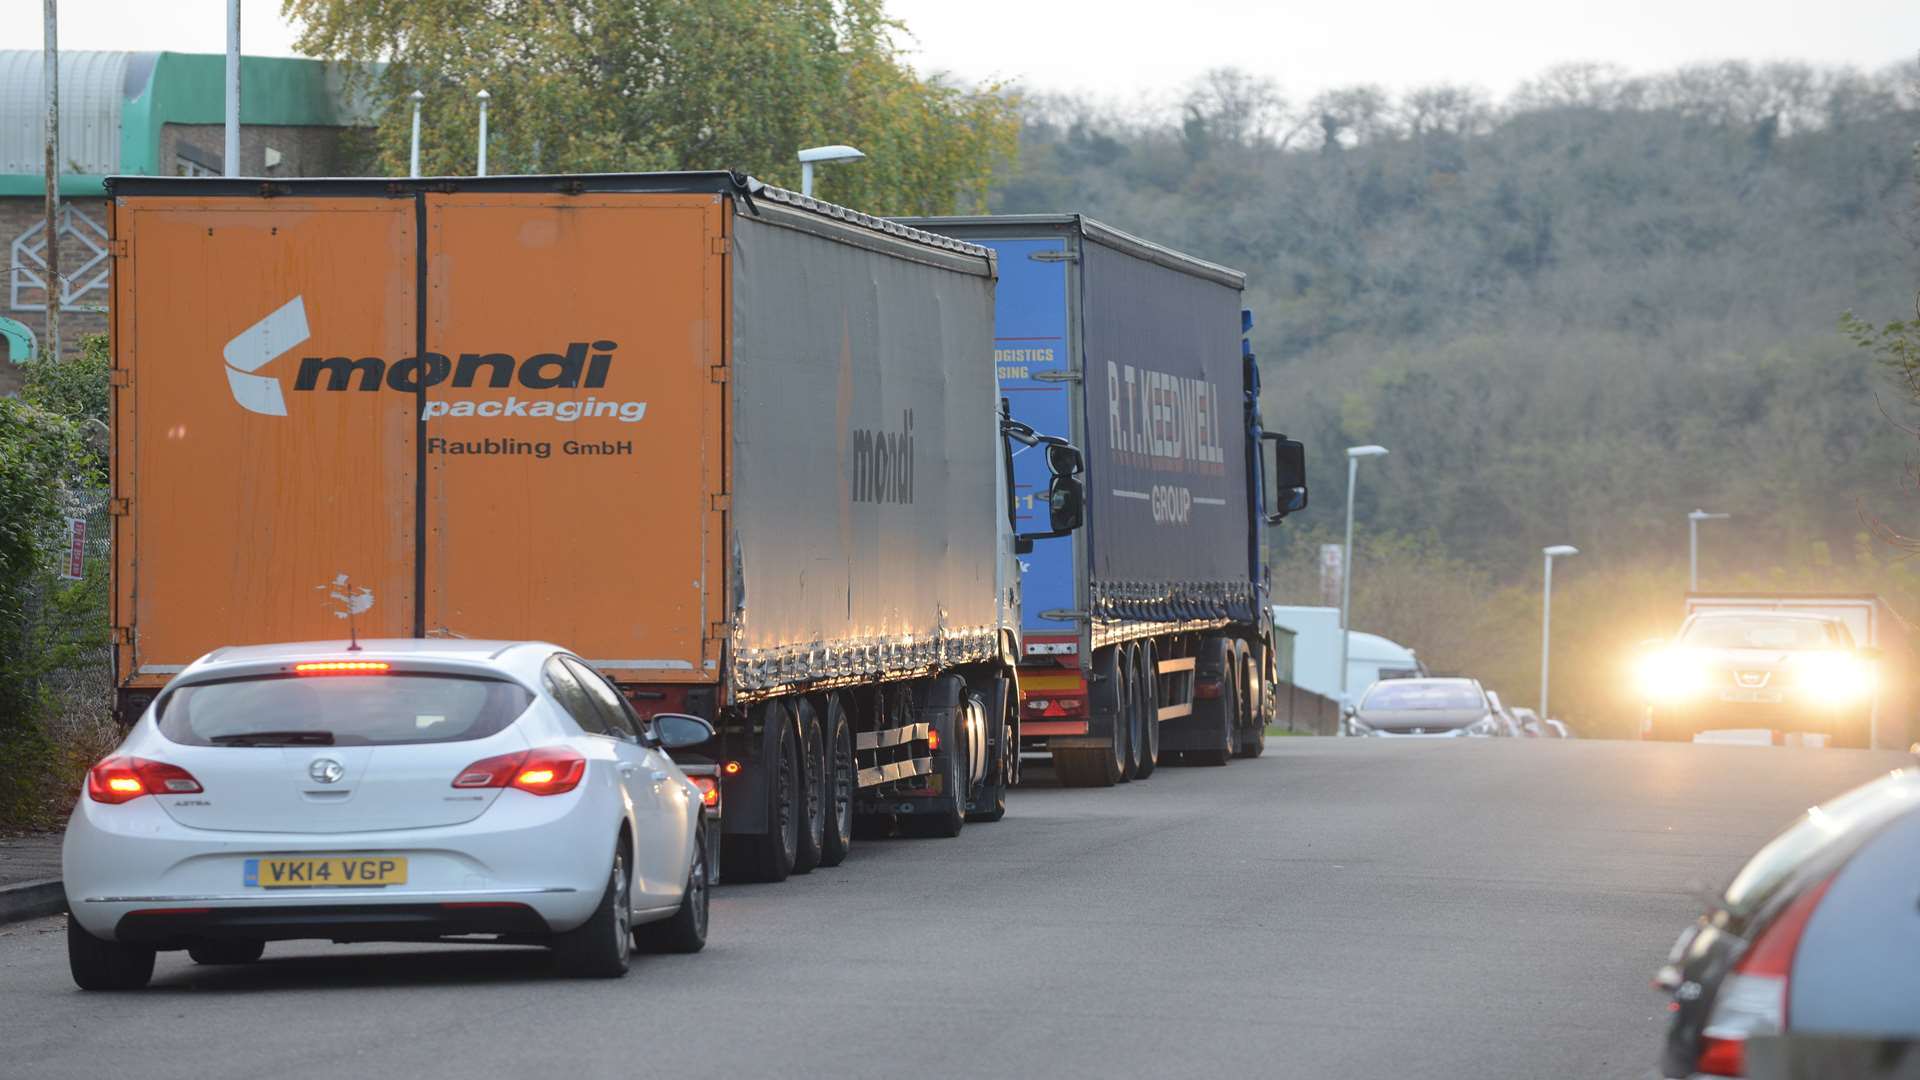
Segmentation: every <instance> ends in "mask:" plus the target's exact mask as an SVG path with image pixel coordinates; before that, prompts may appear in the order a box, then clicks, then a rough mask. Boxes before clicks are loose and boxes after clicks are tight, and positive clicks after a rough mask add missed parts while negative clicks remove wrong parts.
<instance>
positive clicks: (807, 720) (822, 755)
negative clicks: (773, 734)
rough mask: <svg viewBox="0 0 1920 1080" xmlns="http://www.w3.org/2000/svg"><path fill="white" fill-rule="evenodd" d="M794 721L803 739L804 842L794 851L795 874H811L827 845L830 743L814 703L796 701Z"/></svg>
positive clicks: (802, 800)
mask: <svg viewBox="0 0 1920 1080" xmlns="http://www.w3.org/2000/svg"><path fill="white" fill-rule="evenodd" d="M793 717H794V723H795V726H796V730H797V732H798V734H799V736H800V789H799V790H800V805H799V810H800V815H799V816H800V839H799V843H798V844H797V845H795V847H794V854H793V872H794V873H796V874H810V873H812V872H813V868H814V867H816V866H819V865H820V854H821V849H822V848H823V847H824V846H825V844H826V831H827V739H826V736H825V735H824V734H822V733H821V730H820V714H819V713H818V712H816V711H814V708H813V702H812V701H810V700H808V699H807V698H799V699H796V700H795V701H794V705H793Z"/></svg>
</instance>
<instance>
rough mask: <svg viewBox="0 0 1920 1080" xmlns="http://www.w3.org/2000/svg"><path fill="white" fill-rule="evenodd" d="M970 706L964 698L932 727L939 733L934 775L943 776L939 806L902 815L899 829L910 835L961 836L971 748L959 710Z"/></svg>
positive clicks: (964, 817)
mask: <svg viewBox="0 0 1920 1080" xmlns="http://www.w3.org/2000/svg"><path fill="white" fill-rule="evenodd" d="M966 707H967V703H966V699H965V698H962V699H961V701H960V705H959V706H958V708H955V709H954V710H953V712H951V713H948V714H947V715H946V716H945V717H944V718H942V719H936V720H935V721H934V724H933V727H934V730H935V731H936V732H938V733H939V735H940V756H939V757H938V758H937V759H935V761H934V765H933V768H934V775H935V776H938V777H939V778H940V794H941V795H942V796H944V798H943V799H942V801H941V804H940V808H939V809H938V810H933V811H930V812H928V813H924V814H901V815H900V831H901V832H902V833H904V834H906V835H907V836H914V837H922V838H930V837H940V838H943V839H945V838H951V837H955V836H959V835H960V830H961V828H962V827H964V826H965V825H966V823H967V765H966V763H967V762H968V761H969V760H971V759H972V748H971V747H969V746H968V745H967V725H966V724H965V723H964V722H963V721H962V720H961V719H960V712H961V710H962V709H965V708H966Z"/></svg>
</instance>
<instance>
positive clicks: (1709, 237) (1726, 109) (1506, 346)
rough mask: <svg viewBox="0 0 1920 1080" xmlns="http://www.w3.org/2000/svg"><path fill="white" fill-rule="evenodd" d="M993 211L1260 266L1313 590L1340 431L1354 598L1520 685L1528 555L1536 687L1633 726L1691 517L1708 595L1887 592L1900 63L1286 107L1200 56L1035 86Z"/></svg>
mask: <svg viewBox="0 0 1920 1080" xmlns="http://www.w3.org/2000/svg"><path fill="white" fill-rule="evenodd" d="M1026 110H1027V111H1026V117H1025V122H1024V126H1023V129H1022V132H1021V137H1020V151H1021V152H1020V157H1019V160H1018V164H1017V166H1014V167H1011V168H1009V169H1008V170H1006V171H1005V172H1004V174H1003V175H1002V176H1001V177H1000V178H999V180H998V182H997V184H996V186H995V189H994V193H993V196H992V205H993V207H994V208H995V209H996V210H997V211H1001V212H1016V211H1042V210H1062V209H1077V210H1082V211H1084V212H1086V213H1088V214H1090V215H1092V216H1095V217H1098V218H1101V219H1104V220H1107V221H1109V222H1111V223H1113V224H1116V225H1119V226H1121V227H1123V228H1126V229H1129V230H1132V231H1135V232H1138V233H1140V234H1142V235H1144V236H1147V237H1150V238H1152V239H1155V240H1158V241H1162V242H1164V243H1168V244H1171V245H1173V246H1176V247H1179V248H1182V249H1184V250H1187V251H1191V252H1193V253H1196V254H1199V255H1202V256H1204V257H1207V258H1210V259H1214V260H1216V261H1219V262H1223V263H1226V264H1228V265H1231V266H1235V267H1238V268H1240V269H1243V270H1245V271H1247V272H1248V274H1249V291H1248V302H1249V306H1251V307H1252V308H1253V309H1254V311H1255V315H1256V319H1257V329H1256V331H1255V344H1256V350H1257V352H1258V353H1259V355H1260V357H1261V362H1262V373H1263V382H1264V387H1265V400H1264V402H1263V407H1264V412H1265V416H1266V418H1267V422H1268V426H1269V427H1271V428H1280V429H1284V430H1286V431H1288V432H1290V433H1292V434H1294V435H1296V436H1298V437H1301V438H1303V439H1305V440H1306V442H1307V444H1308V447H1309V454H1310V461H1311V463H1312V483H1313V487H1314V492H1313V508H1312V509H1311V510H1310V511H1309V512H1308V513H1307V514H1305V515H1302V516H1300V517H1298V518H1295V519H1293V520H1292V521H1290V522H1289V523H1288V524H1287V525H1286V526H1284V527H1283V528H1281V529H1279V530H1277V531H1276V535H1275V552H1276V554H1275V565H1274V570H1275V574H1276V580H1277V584H1278V587H1279V591H1280V593H1281V596H1282V599H1284V600H1287V601H1291V602H1297V603H1314V602H1318V600H1317V598H1318V596H1319V594H1320V588H1319V580H1318V571H1317V569H1316V566H1315V553H1316V550H1317V547H1318V545H1319V544H1320V543H1323V542H1326V541H1330V540H1337V539H1338V531H1339V527H1340V519H1341V515H1342V514H1343V512H1344V500H1345V497H1346V493H1345V491H1344V488H1345V485H1346V475H1345V472H1346V470H1345V464H1344V459H1343V456H1342V451H1343V450H1344V448H1345V447H1347V446H1350V445H1354V444H1359V443H1370V442H1378V443H1382V444H1384V445H1386V446H1388V447H1389V448H1390V449H1391V450H1392V454H1391V455H1390V456H1389V457H1387V458H1385V459H1379V460H1374V461H1369V462H1366V463H1364V464H1363V466H1362V469H1361V481H1360V487H1359V492H1358V495H1357V497H1356V500H1355V503H1356V505H1355V510H1356V517H1357V526H1356V529H1357V535H1358V536H1359V537H1361V541H1360V551H1359V553H1358V555H1357V557H1356V560H1355V561H1356V564H1357V566H1356V571H1355V578H1354V605H1355V618H1354V625H1355V626H1356V627H1358V628H1360V629H1365V630H1371V631H1377V632H1380V633H1384V634H1387V635H1389V636H1391V637H1394V638H1396V639H1399V640H1401V641H1403V642H1405V643H1407V644H1409V645H1411V646H1413V647H1414V648H1415V649H1416V650H1418V651H1419V653H1420V654H1421V655H1422V656H1423V657H1424V658H1425V659H1426V660H1427V661H1428V663H1429V664H1430V665H1431V666H1432V667H1434V668H1435V669H1436V670H1444V671H1455V672H1471V673H1475V674H1479V675H1482V676H1483V677H1485V678H1487V679H1488V680H1489V681H1490V682H1491V683H1492V684H1493V685H1496V686H1498V687H1499V688H1500V689H1501V690H1502V691H1503V692H1504V693H1505V694H1506V695H1507V696H1508V698H1509V700H1511V701H1514V702H1520V703H1532V702H1533V700H1534V699H1535V698H1536V697H1537V696H1538V689H1537V688H1538V678H1539V649H1540V645H1539V633H1540V626H1539V619H1540V613H1539V609H1540V582H1541V561H1542V560H1541V556H1540V549H1541V547H1543V546H1545V545H1548V544H1560V543H1569V544H1574V545H1576V546H1578V547H1579V548H1580V549H1581V551H1582V554H1581V555H1580V556H1579V557H1578V558H1577V559H1575V560H1572V561H1570V562H1566V563H1562V564H1561V565H1560V566H1559V567H1558V568H1557V572H1556V574H1555V605H1554V607H1555V615H1554V626H1555V629H1556V633H1555V635H1554V640H1555V650H1554V652H1555V656H1556V657H1557V660H1556V663H1555V665H1554V671H1555V680H1554V683H1555V687H1556V689H1555V691H1554V694H1553V700H1554V701H1555V702H1556V703H1557V704H1556V705H1555V712H1557V713H1560V714H1562V715H1565V716H1567V717H1569V718H1571V719H1572V720H1573V721H1574V722H1575V723H1576V725H1577V726H1580V727H1582V728H1583V729H1584V730H1585V731H1586V732H1587V733H1588V734H1591V735H1620V734H1626V733H1628V732H1629V731H1630V730H1631V724H1632V708H1631V702H1630V701H1629V700H1628V699H1627V698H1626V696H1624V695H1623V694H1622V693H1621V692H1620V691H1621V688H1622V685H1623V682H1624V681H1625V673H1626V670H1627V668H1628V666H1629V664H1630V661H1631V657H1632V653H1633V650H1634V648H1635V646H1636V645H1637V644H1638V643H1639V642H1641V641H1643V640H1644V639H1647V638H1651V637H1655V636H1658V635H1661V634H1669V633H1671V632H1672V630H1673V629H1674V627H1675V625H1676V624H1677V621H1678V614H1679V611H1680V598H1681V594H1682V593H1683V592H1684V590H1685V588H1686V573H1687V566H1686V559H1687V546H1686V545H1687V523H1686V513H1687V511H1689V510H1691V509H1693V508H1694V507H1696V506H1698V507H1705V508H1706V509H1709V510H1715V511H1724V512H1728V513H1731V514H1733V515H1734V517H1733V519H1732V520H1731V521H1728V522H1724V523H1721V522H1715V523H1710V524H1708V525H1706V526H1704V527H1703V533H1702V541H1701V548H1702V554H1701V564H1702V565H1701V586H1702V587H1703V588H1707V589H1732V588H1781V589H1828V590H1830V589H1844V590H1849V591H1875V592H1880V593H1883V594H1886V595H1887V596H1888V597H1889V599H1890V600H1891V601H1892V602H1893V603H1894V604H1895V605H1896V607H1897V608H1898V609H1899V610H1901V611H1903V612H1905V613H1907V614H1908V615H1909V616H1910V617H1917V618H1920V578H1917V577H1916V575H1915V570H1914V568H1913V567H1912V566H1911V564H1910V563H1909V562H1908V561H1907V558H1908V554H1909V552H1908V550H1907V548H1906V547H1905V546H1903V545H1902V544H1901V543H1899V542H1898V541H1897V537H1896V536H1893V535H1887V534H1903V533H1908V532H1912V531H1914V530H1915V529H1920V492H1916V489H1915V482H1914V475H1913V473H1912V466H1913V464H1914V462H1915V461H1916V460H1920V447H1916V443H1915V436H1914V431H1913V430H1912V429H1913V427H1914V426H1915V424H1916V421H1917V420H1920V414H1917V413H1916V411H1915V409H1914V408H1913V407H1912V398H1911V396H1910V395H1909V393H1908V392H1907V391H1908V384H1907V383H1906V382H1905V380H1903V379H1902V378H1901V377H1899V374H1898V373H1897V372H1894V371H1890V370H1889V366H1888V364H1887V363H1886V360H1887V357H1886V356H1885V355H1884V350H1882V351H1881V352H1880V353H1878V354H1877V353H1876V352H1875V351H1874V350H1870V349H1862V348H1860V347H1858V345H1857V344H1856V342H1855V341H1854V340H1853V336H1855V335H1849V334H1848V333H1845V332H1843V331H1842V329H1841V327H1840V320H1841V319H1842V317H1843V315H1844V313H1846V312H1849V311H1852V312H1855V313H1857V315H1858V316H1859V318H1860V319H1862V320H1864V321H1865V322H1867V323H1875V324H1878V323H1884V322H1886V321H1889V320H1897V319H1903V318H1912V317H1913V313H1914V304H1915V290H1916V288H1920V212H1917V208H1916V185H1915V145H1916V143H1915V140H1916V137H1920V65H1915V64H1903V65H1899V66H1896V67H1893V68H1891V69H1888V70H1885V71H1880V72H1875V73H1871V74H1868V73H1861V72H1857V71H1852V70H1832V69H1821V68H1815V67H1809V66H1806V65H1798V64H1769V65H1763V66H1757V65H1752V64H1745V63H1739V62H1729V63H1724V64H1717V65H1711V66H1703V67H1696V68H1688V69H1684V70H1680V71H1674V72H1669V73H1666V74H1663V75H1657V76H1653V77H1629V76H1627V75H1625V74H1623V73H1621V72H1619V71H1617V70H1614V69H1610V68H1607V67H1604V66H1597V65H1578V66H1572V67H1563V68H1558V69H1555V70H1552V71H1548V72H1546V73H1545V74H1543V75H1542V76H1541V77H1540V78H1538V79H1536V80H1534V81H1532V82H1529V83H1527V84H1526V85H1524V86H1522V87H1520V88H1519V89H1518V90H1517V91H1516V92H1515V93H1514V94H1512V95H1511V97H1510V98H1508V99H1507V100H1505V101H1501V102H1495V101H1491V100H1489V99H1488V98H1487V97H1486V96H1485V95H1484V94H1482V93H1480V92H1478V91H1475V90H1472V89H1469V88H1465V87H1452V86H1442V87H1432V88H1428V89H1423V90H1418V91H1414V92H1411V93H1406V94H1401V95H1391V94H1388V93H1385V92H1383V91H1380V90H1378V89H1374V88H1369V87H1358V88H1353V89H1347V90H1341V91H1337V92H1333V93H1328V94H1324V95H1321V96H1319V97H1316V98H1314V99H1313V100H1311V101H1306V102H1300V103H1295V102H1290V101H1288V100H1287V99H1286V98H1285V97H1284V96H1283V95H1281V94H1280V92H1279V91H1278V90H1277V89H1276V88H1275V86H1274V85H1273V84H1271V83H1269V82H1266V81H1263V80H1261V79H1258V78H1255V77H1252V76H1249V75H1247V74H1245V73H1241V72H1235V71H1220V72H1215V73H1213V74H1212V75H1210V76H1208V77H1207V78H1206V79H1204V80H1202V81H1201V82H1199V83H1198V84H1196V85H1195V86H1193V87H1192V88H1191V90H1190V92H1189V93H1188V94H1187V95H1186V96H1185V98H1184V100H1182V101H1181V102H1180V104H1179V107H1178V108H1177V109H1176V110H1162V111H1160V112H1159V113H1155V112H1154V111H1153V110H1140V111H1135V112H1133V113H1123V112H1121V111H1120V110H1116V109H1113V108H1110V107H1102V106H1100V105H1097V104H1093V103H1089V102H1085V101H1080V100H1076V99H1073V98H1061V97H1051V98H1038V99H1035V100H1032V101H1029V102H1028V103H1027V105H1026Z"/></svg>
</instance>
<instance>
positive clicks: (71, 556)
mask: <svg viewBox="0 0 1920 1080" xmlns="http://www.w3.org/2000/svg"><path fill="white" fill-rule="evenodd" d="M60 576H61V577H62V578H65V579H66V580H68V581H79V580H80V579H81V578H83V577H86V576H87V519H86V518H68V519H67V564H66V565H65V566H64V567H62V568H61V570H60Z"/></svg>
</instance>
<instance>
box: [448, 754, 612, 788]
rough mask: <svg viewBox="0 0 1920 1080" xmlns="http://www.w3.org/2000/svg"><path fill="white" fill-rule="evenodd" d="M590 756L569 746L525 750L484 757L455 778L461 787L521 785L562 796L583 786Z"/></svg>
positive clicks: (454, 781)
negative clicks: (581, 782) (587, 756)
mask: <svg viewBox="0 0 1920 1080" xmlns="http://www.w3.org/2000/svg"><path fill="white" fill-rule="evenodd" d="M586 774H587V759H586V758H585V757H583V756H582V755H581V754H580V753H579V752H578V751H576V750H572V749H570V748H568V747H565V746H548V747H542V748H541V749H539V750H521V751H519V752H517V753H512V754H500V755H498V756H496V757H490V758H481V759H480V760H479V761H476V762H474V763H473V764H471V765H469V766H467V767H466V768H464V769H461V770H460V774H459V775H458V776H455V777H454V778H453V786H454V787H457V788H507V787H510V788H519V789H520V790H521V791H525V792H529V793H531V794H534V795H560V794H564V793H566V792H569V791H572V790H573V789H574V788H576V787H579V786H580V780H581V778H582V777H584V776H586Z"/></svg>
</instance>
